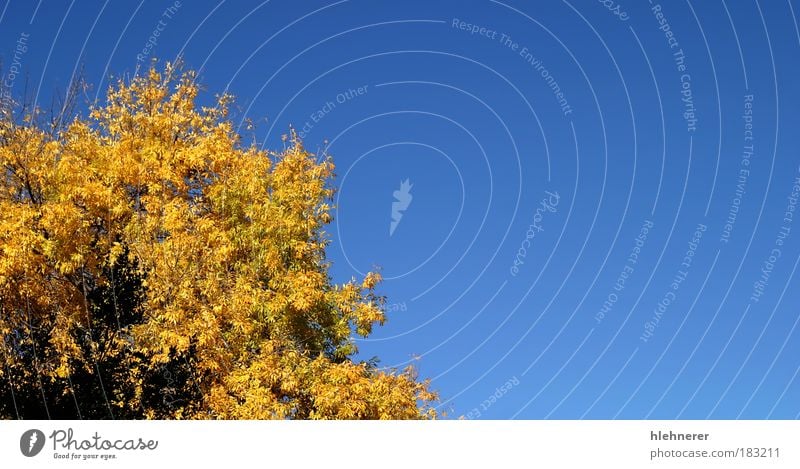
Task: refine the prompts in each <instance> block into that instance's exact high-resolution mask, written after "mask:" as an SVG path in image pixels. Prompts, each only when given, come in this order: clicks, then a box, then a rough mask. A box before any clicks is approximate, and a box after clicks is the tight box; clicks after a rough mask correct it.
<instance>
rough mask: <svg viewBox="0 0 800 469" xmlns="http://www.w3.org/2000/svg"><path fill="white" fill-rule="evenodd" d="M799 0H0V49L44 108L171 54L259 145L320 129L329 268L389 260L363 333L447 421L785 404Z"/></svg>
mask: <svg viewBox="0 0 800 469" xmlns="http://www.w3.org/2000/svg"><path fill="white" fill-rule="evenodd" d="M170 5H173V7H172V9H167V7H168V6H170ZM798 10H800V5H799V4H797V3H796V2H793V1H791V0H788V1H774V2H772V1H769V2H768V1H742V2H733V1H728V2H723V1H702V2H701V1H697V0H695V1H691V2H689V1H675V2H666V1H664V2H663V3H662V4H658V3H657V2H644V1H641V2H633V1H623V2H622V4H621V5H620V4H619V2H612V1H606V2H598V1H590V0H584V1H570V2H567V1H547V2H523V1H515V2H512V1H510V0H509V1H508V2H505V3H504V2H491V1H437V2H431V1H403V2H388V1H381V2H379V1H367V0H352V1H348V0H343V1H338V2H328V1H303V2H297V1H289V0H273V1H265V2H263V3H260V2H255V1H252V2H240V1H233V0H229V1H227V2H226V1H216V0H215V1H191V2H190V1H189V0H185V1H183V2H182V3H181V2H176V3H173V2H170V1H164V2H155V1H144V2H141V3H140V2H138V1H124V2H123V1H114V2H111V1H109V2H102V1H82V2H69V1H46V2H44V1H41V2H40V1H38V0H35V1H28V0H10V1H6V2H3V3H2V4H0V54H1V55H2V57H3V80H4V82H7V84H8V85H10V86H11V87H12V92H13V93H14V94H15V95H19V94H21V93H22V92H23V91H24V88H25V86H26V83H27V89H28V92H29V93H31V94H32V95H33V96H35V97H36V99H38V102H39V103H40V104H42V105H48V104H49V102H50V99H51V96H52V95H53V92H54V91H55V90H63V89H64V88H65V87H67V86H68V84H69V83H70V81H71V79H72V77H73V76H74V74H75V73H77V72H80V71H81V70H82V73H83V74H84V76H85V78H86V80H87V81H88V82H90V83H92V84H93V85H94V89H93V91H92V93H93V94H94V93H97V92H99V93H100V94H101V95H102V92H103V90H104V89H105V87H106V86H107V84H108V82H109V77H110V76H114V75H116V76H119V75H122V74H133V73H136V70H137V64H143V65H144V66H146V65H147V64H148V63H149V60H150V58H152V57H158V58H160V59H173V58H175V57H176V56H177V55H178V54H181V55H183V57H184V59H185V62H186V64H187V66H189V67H191V68H195V69H199V70H200V78H201V81H202V82H203V84H204V85H205V86H206V88H207V89H208V91H209V92H211V93H218V92H222V91H224V90H228V91H230V92H231V93H233V94H235V95H236V96H237V97H238V101H237V106H238V107H237V113H236V116H235V118H236V119H237V122H240V121H241V120H243V119H244V118H250V119H252V120H253V121H255V122H256V123H257V129H256V136H257V138H258V139H259V142H263V144H264V145H265V146H266V147H270V148H276V147H280V145H281V141H280V136H281V134H283V133H286V131H287V129H288V126H289V125H293V126H294V127H295V128H296V129H298V131H300V132H301V133H302V134H303V136H304V138H305V141H306V145H307V146H308V147H310V148H312V149H322V148H327V150H328V152H330V153H331V154H332V155H333V156H334V158H335V162H336V164H337V173H338V179H337V180H336V185H337V186H338V187H339V193H338V196H337V205H338V210H337V213H336V221H335V223H334V224H333V225H332V226H331V227H330V228H331V230H330V231H331V234H332V238H333V243H332V245H331V247H330V250H329V255H330V258H331V260H332V261H333V269H332V274H333V275H334V276H335V278H336V279H338V280H344V279H348V278H350V277H351V276H354V275H355V276H360V274H359V272H365V271H368V270H370V269H372V268H373V267H374V266H380V267H381V269H382V272H383V274H384V276H385V278H386V281H385V282H384V284H383V285H382V286H381V292H382V293H383V294H385V295H387V296H388V304H389V305H390V308H389V309H390V315H389V321H388V323H387V324H386V326H385V327H383V328H380V329H379V330H378V331H377V332H376V333H375V335H374V336H373V337H371V338H370V339H368V340H362V341H360V348H361V351H362V353H363V355H364V356H365V357H370V356H373V355H378V356H380V357H381V359H382V361H381V364H382V366H386V367H402V366H405V365H406V364H408V363H415V364H416V366H418V367H419V369H420V372H421V375H422V376H425V377H431V378H433V387H434V388H436V389H438V390H439V392H440V393H441V396H442V400H443V407H444V408H447V409H449V410H450V411H451V412H452V415H455V416H458V415H464V416H468V417H469V418H492V419H508V418H525V419H539V418H566V419H577V418H627V419H640V418H666V419H672V418H692V419H703V418H708V417H710V418H723V419H734V418H755V419H761V418H783V419H785V418H788V419H794V418H797V417H798V415H800V377H799V376H798V370H799V369H800V368H799V367H800V358H798V357H800V329H798V321H799V320H800V316H799V313H798V311H799V310H798V299H799V296H800V291H799V290H800V288H798V286H800V282H799V281H798V278H800V277H798V274H797V273H796V271H795V269H796V267H797V264H798V260H799V259H800V257H799V256H800V250H799V248H800V219H799V220H787V219H786V218H787V216H786V214H785V213H786V212H787V210H790V209H792V208H794V206H795V205H794V204H795V203H796V201H795V200H794V199H792V198H791V196H792V193H793V192H796V189H795V188H794V187H793V185H794V184H795V181H796V180H797V178H798V177H800V170H799V168H798V166H799V165H800V152H799V151H798V149H799V148H800V146H799V145H798V135H799V134H800V132H798V129H800V127H798V119H797V117H798V103H800V94H798V91H800V87H799V86H798V83H800V80H798V78H797V72H798V68H797V67H798V65H797V64H798V56H799V55H798V52H800V34H799V33H798V26H797V13H798ZM10 72H11V74H9V73H10ZM14 72H18V73H16V74H15V73H14ZM406 180H407V181H408V186H410V189H407V190H406V189H402V188H401V182H403V181H406ZM408 186H406V187H408ZM797 189H798V190H800V188H797ZM395 191H397V192H395ZM393 203H394V204H395V205H393ZM792 213H793V212H792ZM393 221H394V229H393V230H392V229H391V226H392V225H393ZM726 225H727V226H726ZM643 228H644V229H643ZM698 231H699V233H697V234H696V232H698ZM521 249H522V250H521ZM771 257H772V259H771V260H770V258H771Z"/></svg>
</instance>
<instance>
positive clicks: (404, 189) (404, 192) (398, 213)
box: [389, 179, 414, 236]
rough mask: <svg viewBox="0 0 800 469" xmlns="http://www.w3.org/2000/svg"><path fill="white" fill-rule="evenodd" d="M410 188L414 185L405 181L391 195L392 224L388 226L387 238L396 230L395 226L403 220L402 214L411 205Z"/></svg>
mask: <svg viewBox="0 0 800 469" xmlns="http://www.w3.org/2000/svg"><path fill="white" fill-rule="evenodd" d="M412 187H414V185H413V184H411V183H410V182H409V181H408V179H406V180H405V181H402V182H401V183H400V188H399V189H398V190H396V191H394V192H393V193H392V195H393V196H394V198H395V202H392V223H391V224H389V236H392V235H393V234H394V230H396V229H397V225H399V224H400V220H401V219H402V218H403V212H405V211H406V209H407V208H408V206H409V205H411V199H413V198H414V197H413V196H412V195H411V188H412Z"/></svg>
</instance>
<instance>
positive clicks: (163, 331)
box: [0, 65, 436, 419]
mask: <svg viewBox="0 0 800 469" xmlns="http://www.w3.org/2000/svg"><path fill="white" fill-rule="evenodd" d="M198 92H199V88H198V85H197V84H196V80H195V76H194V74H193V73H192V72H181V71H179V70H177V69H176V67H174V66H171V65H167V66H166V67H165V69H164V70H163V71H162V72H159V71H158V70H156V69H155V68H153V69H151V70H150V71H149V73H148V74H147V75H145V76H137V77H134V78H132V79H131V80H129V81H123V80H120V81H119V82H117V83H116V84H115V85H114V86H112V87H111V88H110V89H109V91H108V95H107V102H106V104H104V105H102V106H97V107H94V108H92V110H91V113H90V114H89V116H88V118H81V117H76V118H75V119H74V120H72V121H71V122H70V123H68V124H64V125H63V126H61V127H48V126H47V125H42V124H40V123H39V121H40V119H38V118H37V112H38V111H32V112H29V113H27V114H26V115H25V118H24V119H23V120H22V121H21V122H15V120H14V119H12V118H10V117H6V118H4V119H2V120H1V121H0V164H2V167H3V168H4V174H3V181H2V185H0V226H2V229H0V335H2V337H3V339H4V347H3V350H4V354H3V355H2V356H1V357H0V358H2V360H3V363H2V365H3V366H2V367H0V381H5V382H7V383H8V386H4V387H3V388H2V389H3V390H2V392H0V398H1V399H0V415H2V416H5V417H24V418H37V417H39V418H46V417H52V418H75V417H82V418H107V417H115V418H141V417H145V418H237V419H239V418H242V419H269V418H279V419H284V418H308V419H336V418H338V419H341V418H346V419H359V418H369V419H386V418H388V419H399V418H432V417H435V416H436V414H435V412H434V410H433V408H432V402H433V401H435V399H436V396H435V395H434V394H433V393H432V392H431V391H429V389H428V383H427V382H420V381H419V380H418V379H417V377H416V375H415V372H414V370H413V369H410V368H409V369H406V370H402V371H388V372H387V371H380V370H378V369H377V368H376V367H375V366H374V365H373V364H370V363H357V362H356V361H355V360H354V354H355V353H356V352H357V350H356V348H355V346H354V336H355V334H359V335H361V336H367V335H368V334H370V333H371V331H372V327H373V326H374V325H375V324H382V323H383V322H384V320H385V315H384V311H383V298H382V297H379V296H378V295H377V294H376V293H375V287H376V285H377V284H378V282H379V281H380V276H379V275H378V274H377V273H370V274H368V275H367V276H366V277H365V278H364V279H363V280H361V281H360V282H358V281H356V280H352V281H350V282H348V283H345V284H334V283H333V282H332V280H331V278H330V277H329V274H328V267H329V264H328V262H327V261H326V258H325V248H326V246H327V245H328V243H329V239H328V237H327V235H326V234H325V232H324V230H323V228H324V226H325V225H326V224H328V223H329V222H330V221H331V206H330V205H329V202H330V199H331V196H332V188H331V187H330V185H329V184H330V180H331V178H332V177H333V169H334V166H333V163H332V161H331V160H330V158H323V159H319V160H318V159H317V158H316V157H315V156H314V155H312V154H310V153H309V152H308V151H306V150H305V149H304V147H303V145H302V143H301V142H300V140H299V139H298V137H297V136H296V135H295V134H294V133H292V134H291V135H290V136H288V137H287V139H286V140H287V146H286V148H285V149H284V150H283V151H281V152H278V153H274V152H265V151H261V150H259V149H257V148H256V147H254V146H246V145H243V144H242V143H241V138H240V136H239V135H238V134H237V133H236V132H235V131H234V128H233V124H232V123H231V122H230V120H229V119H228V108H229V104H230V102H231V98H230V97H229V96H221V97H219V98H218V99H217V100H216V105H215V106H213V107H199V106H198V105H197V104H196V101H197V95H198Z"/></svg>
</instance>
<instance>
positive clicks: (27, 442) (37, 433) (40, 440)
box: [19, 428, 44, 458]
mask: <svg viewBox="0 0 800 469" xmlns="http://www.w3.org/2000/svg"><path fill="white" fill-rule="evenodd" d="M42 448H44V433H42V432H41V430H37V429H35V428H33V429H31V430H28V431H27V432H25V433H23V434H22V436H21V437H20V439H19V450H20V451H22V454H24V455H25V456H27V457H29V458H32V457H34V456H36V455H37V454H39V452H40V451H41V450H42Z"/></svg>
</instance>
